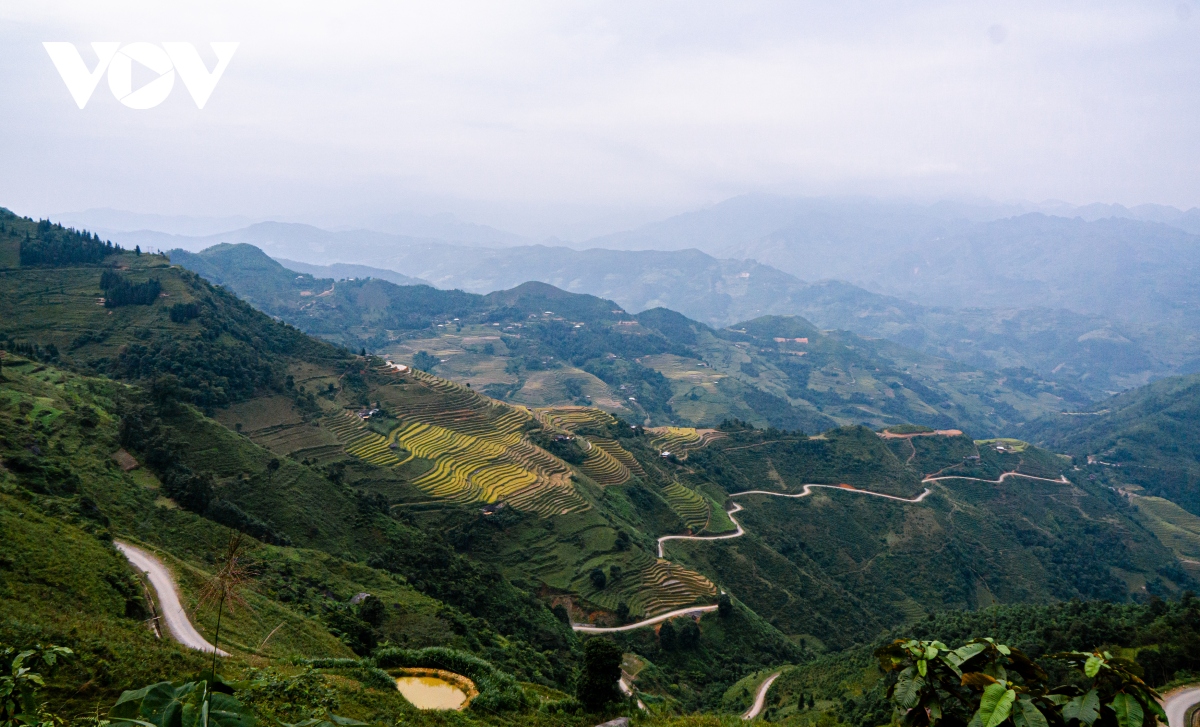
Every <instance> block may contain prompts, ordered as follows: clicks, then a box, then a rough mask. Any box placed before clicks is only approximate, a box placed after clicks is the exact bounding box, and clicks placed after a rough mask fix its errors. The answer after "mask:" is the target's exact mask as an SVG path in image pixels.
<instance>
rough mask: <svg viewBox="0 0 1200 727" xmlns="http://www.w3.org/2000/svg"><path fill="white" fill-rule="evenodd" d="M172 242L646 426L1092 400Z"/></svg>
mask: <svg viewBox="0 0 1200 727" xmlns="http://www.w3.org/2000/svg"><path fill="white" fill-rule="evenodd" d="M172 255H173V256H174V260H176V261H178V262H180V263H182V264H184V265H185V266H188V267H190V268H191V269H193V270H195V271H196V272H198V273H200V274H202V275H204V276H205V277H207V278H208V279H209V280H211V281H213V282H216V283H221V284H224V285H227V286H229V287H230V289H232V290H234V291H235V292H237V293H238V294H239V295H242V296H244V297H246V299H247V300H249V301H250V302H251V303H253V304H254V305H255V306H257V307H259V308H260V309H261V310H263V311H264V312H266V313H269V314H270V315H273V316H277V317H280V318H282V319H283V320H285V321H288V322H289V323H292V324H293V325H295V326H297V327H299V328H300V329H302V330H304V331H305V332H308V333H310V334H313V335H315V336H319V337H321V338H325V339H327V340H330V341H334V342H337V343H340V344H342V345H345V346H349V347H350V348H352V349H355V350H357V349H360V348H365V349H367V350H370V351H372V352H375V353H379V354H381V355H384V356H387V357H389V358H391V359H393V360H395V361H398V362H401V363H405V364H415V365H418V367H423V368H427V369H430V370H432V371H434V372H435V373H437V374H438V375H441V376H445V377H447V378H451V379H453V380H456V381H459V382H462V383H467V382H470V383H471V384H472V385H473V386H475V387H476V388H480V389H482V390H484V391H486V392H487V393H488V394H489V395H491V396H493V397H496V398H500V399H504V400H507V401H512V402H514V403H520V404H525V405H528V406H557V405H563V404H583V405H595V406H599V407H601V408H604V409H606V410H608V411H610V412H613V413H616V414H619V415H621V416H623V417H626V418H629V419H631V420H633V421H640V422H644V423H646V424H648V425H649V424H659V425H661V424H680V425H690V426H715V425H716V424H719V423H720V422H721V421H723V420H725V419H740V420H743V421H749V422H752V423H754V424H756V425H759V426H774V427H776V428H781V429H802V430H805V431H819V430H821V429H825V428H828V427H830V426H835V425H838V424H859V423H862V424H867V425H868V426H872V427H882V426H886V425H890V424H899V423H905V422H918V423H922V424H928V425H930V426H935V427H958V428H963V429H966V430H968V431H971V432H972V433H975V434H977V435H981V436H982V435H995V434H999V433H1002V432H1003V431H1005V430H1006V429H1008V428H1012V427H1013V426H1015V425H1017V424H1018V423H1021V422H1024V421H1027V420H1029V419H1032V418H1035V417H1037V416H1040V415H1043V414H1046V413H1049V412H1057V411H1061V410H1062V409H1063V408H1070V407H1073V406H1080V405H1083V404H1084V403H1086V399H1085V398H1084V397H1083V396H1082V395H1081V394H1079V393H1078V392H1076V391H1074V390H1073V389H1070V388H1067V387H1063V386H1060V385H1055V384H1051V383H1048V382H1046V381H1044V380H1042V379H1040V378H1038V377H1037V376H1036V375H1034V374H1032V373H1031V372H1024V373H1022V372H1015V371H1010V372H1007V373H1006V374H1003V375H1002V374H997V373H990V372H985V371H979V370H976V369H972V368H970V367H968V366H965V365H962V364H956V363H953V362H950V361H947V360H944V359H937V358H933V357H930V356H926V355H922V354H918V353H916V352H915V351H912V350H910V349H906V348H904V347H902V346H899V345H897V344H893V343H888V342H886V341H876V340H866V339H862V338H859V337H857V336H855V335H853V334H850V333H846V332H835V331H824V332H823V331H819V330H817V329H816V328H815V327H813V326H812V325H811V324H809V323H808V322H807V321H805V320H804V319H801V318H797V317H782V316H773V317H765V318H760V319H757V320H755V321H750V322H747V323H743V324H739V325H736V326H732V327H730V328H729V329H720V330H717V329H711V328H709V327H708V326H706V325H704V324H701V323H698V322H696V321H692V320H690V319H688V318H686V317H684V316H681V315H679V314H677V313H674V312H672V311H668V310H665V309H661V308H656V309H652V310H648V311H644V312H642V313H640V314H637V315H636V316H631V315H629V314H626V313H625V312H624V311H623V310H621V308H620V306H618V305H616V304H615V303H612V302H611V301H607V300H603V299H601V298H596V297H594V296H588V295H576V294H572V293H566V292H563V291H561V290H559V289H557V288H554V287H552V286H549V285H545V284H541V283H527V284H525V285H521V286H519V287H517V288H514V289H512V290H509V291H499V292H496V293H491V294H488V295H483V296H480V295H471V294H467V293H463V292H461V291H441V290H435V289H433V288H431V287H428V286H397V285H394V284H392V283H389V282H387V281H384V280H379V279H364V280H342V281H338V282H336V283H335V282H334V281H332V280H318V279H314V278H312V277H311V276H308V275H300V274H296V273H294V272H292V271H289V270H287V269H286V268H284V267H282V266H281V265H280V264H279V263H277V262H275V261H274V260H271V259H270V258H269V257H267V256H266V255H265V254H263V253H262V252H261V251H260V250H258V249H257V248H255V247H253V246H251V245H245V244H242V245H218V246H215V247H213V248H209V249H208V250H205V251H204V252H202V253H199V254H192V253H184V252H181V251H177V252H175V253H172ZM777 339H787V340H777ZM796 339H803V342H800V341H797V340H796Z"/></svg>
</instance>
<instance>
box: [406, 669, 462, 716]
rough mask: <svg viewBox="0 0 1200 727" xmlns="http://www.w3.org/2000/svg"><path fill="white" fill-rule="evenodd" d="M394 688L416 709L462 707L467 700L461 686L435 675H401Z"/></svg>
mask: <svg viewBox="0 0 1200 727" xmlns="http://www.w3.org/2000/svg"><path fill="white" fill-rule="evenodd" d="M396 688H397V689H399V690H400V693H401V694H403V695H404V698H405V699H407V700H408V701H410V702H412V704H413V706H414V707H416V708H417V709H462V707H463V705H464V704H466V701H467V693H466V691H464V690H463V688H462V687H461V686H459V685H457V684H454V683H452V682H450V681H447V680H446V679H443V678H441V677H437V676H427V675H401V676H398V677H396Z"/></svg>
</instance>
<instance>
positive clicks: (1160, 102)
mask: <svg viewBox="0 0 1200 727" xmlns="http://www.w3.org/2000/svg"><path fill="white" fill-rule="evenodd" d="M43 41H72V42H74V43H75V44H76V46H77V47H79V48H80V49H81V51H82V53H83V58H84V60H85V61H86V62H87V63H88V65H89V67H90V66H91V65H92V64H94V63H95V54H94V53H93V52H92V50H91V48H90V46H89V45H88V44H89V43H90V42H91V41H122V42H123V43H129V42H134V41H149V42H153V43H161V42H163V41H191V42H193V43H195V44H196V45H197V47H198V48H200V49H201V51H202V56H203V57H204V59H205V61H206V62H207V63H208V64H209V67H210V68H211V66H212V64H213V63H214V62H215V55H214V54H213V53H212V51H211V50H210V49H209V48H208V45H207V43H208V42H209V41H237V42H239V43H240V44H241V45H240V47H239V49H238V50H237V53H236V55H235V56H234V57H233V59H232V62H231V63H230V65H229V67H228V70H227V71H226V72H225V75H224V77H223V78H222V79H221V81H220V83H219V84H218V85H217V87H216V90H215V92H214V93H213V95H212V97H211V99H210V100H209V101H208V103H207V105H206V107H205V108H204V109H203V110H198V109H197V108H196V105H195V103H193V101H192V99H191V98H190V97H189V95H188V93H187V91H186V90H185V89H184V87H183V85H182V83H181V82H180V81H178V80H177V81H176V83H175V88H174V90H173V92H172V93H171V95H170V96H169V97H168V98H167V100H166V101H165V102H164V103H163V104H162V105H160V106H158V107H156V108H152V109H148V110H133V109H129V108H126V107H125V106H123V105H121V103H119V102H118V101H117V99H116V98H115V97H114V95H113V92H112V91H110V90H109V87H108V83H107V82H105V81H104V80H101V82H100V84H99V86H98V87H97V89H96V91H95V94H94V95H93V97H92V99H91V101H90V102H89V103H88V105H87V107H86V108H85V109H84V110H80V109H79V108H77V107H76V105H75V103H74V102H73V101H72V99H71V96H70V94H69V93H68V91H67V88H66V86H65V85H64V83H63V81H62V80H61V79H60V77H59V75H58V73H57V71H56V70H55V68H54V66H53V64H52V63H51V61H50V58H49V56H48V55H47V53H46V51H45V50H44V49H43V47H42V42H43ZM1198 60H1200V6H1197V4H1196V3H1193V2H1184V3H1180V2H1178V1H1176V0H1172V1H1169V2H1159V1H1157V0H1148V1H1147V2H1138V3H1133V2H1123V3H1102V2H1086V3H1085V2H1051V3H1047V2H1029V3H1008V4H1004V5H1003V6H1001V5H1000V4H995V3H962V2H953V3H950V2H946V3H936V2H926V3H912V2H908V3H905V2H886V3H884V2H879V3H869V2H845V3H829V2H821V3H801V2H778V3H767V2H750V1H746V0H739V1H738V2H725V3H704V2H696V1H695V0H689V1H688V2H645V1H644V0H642V1H640V2H604V3H598V2H597V3H587V2H574V3H572V2H561V1H560V2H547V3H498V2H479V3H458V2H446V1H444V0H441V1H439V2H436V3H434V2H429V3H399V2H386V3H385V2H380V3H353V2H344V1H339V2H336V3H333V2H321V3H304V2H288V3H275V4H272V3H266V2H255V3H246V2H238V3H221V2H213V1H211V0H208V1H206V2H203V3H195V4H189V3H183V2H171V3H164V2H154V3H117V2H88V3H82V2H74V3H53V2H36V3H34V2H21V3H16V2H11V1H10V2H4V3H2V4H0V82H2V83H3V95H2V97H0V98H2V99H3V101H2V103H3V109H2V113H0V149H2V150H3V156H2V158H3V172H2V173H0V205H2V206H7V207H11V208H13V209H15V210H17V211H19V212H22V213H24V214H31V215H38V214H49V213H51V212H61V211H68V210H78V209H84V208H88V207H115V208H120V209H129V210H135V211H140V212H162V213H174V214H180V213H182V214H203V215H233V214H242V215H249V216H268V215H276V216H283V217H290V218H295V219H310V220H349V219H352V218H353V217H354V216H355V215H360V214H380V213H386V212H389V211H409V212H421V213H436V212H444V211H451V212H456V213H458V214H460V215H462V216H464V217H466V218H469V219H473V220H476V221H481V222H488V223H492V224H498V225H501V226H505V227H509V228H512V229H517V230H518V231H520V232H525V233H533V234H539V233H542V234H549V233H551V232H555V231H564V232H566V233H569V232H570V230H571V229H573V228H572V225H573V224H574V225H575V226H576V227H578V225H580V224H585V223H587V221H588V220H593V221H596V220H602V219H607V220H609V222H610V223H612V221H613V220H616V219H619V218H622V216H624V217H625V218H628V219H629V220H636V219H638V218H639V217H646V216H650V215H657V214H660V213H662V214H665V213H669V212H674V211H678V210H682V209H685V208H689V207H693V206H696V205H700V204H705V203H710V202H714V201H718V200H720V199H724V198H727V197H730V196H733V195H736V194H740V193H744V192H753V191H763V192H776V193H785V194H804V195H827V194H869V195H882V196H889V197H891V196H908V197H915V198H920V199H933V198H938V197H956V198H962V197H988V198H993V199H1001V200H1017V199H1024V200H1034V201H1040V200H1044V199H1051V198H1054V199H1063V200H1067V201H1070V202H1073V203H1088V202H1095V201H1101V202H1119V203H1123V204H1129V205H1131V204H1138V203H1144V202H1157V203H1164V204H1172V205H1176V206H1181V207H1190V206H1193V205H1198V204H1200V131H1198V124H1197V120H1198V119H1200V73H1198V63H1197V61H1198ZM147 73H149V72H148V71H147ZM153 77H154V74H150V75H145V74H143V75H142V76H140V77H139V76H137V75H135V87H136V82H140V81H141V80H148V79H150V78H153ZM601 226H603V225H601Z"/></svg>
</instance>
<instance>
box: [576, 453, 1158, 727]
mask: <svg viewBox="0 0 1200 727" xmlns="http://www.w3.org/2000/svg"><path fill="white" fill-rule="evenodd" d="M1009 477H1024V478H1027V479H1031V480H1041V481H1042V482H1055V483H1058V484H1064V485H1065V484H1070V480H1068V479H1067V478H1066V476H1060V477H1059V478H1058V479H1057V480H1052V479H1050V478H1048V477H1037V476H1035V475H1027V474H1023V473H1021V472H1005V473H1003V474H1001V475H1000V478H999V479H995V480H984V479H980V478H978V477H964V476H962V475H941V476H934V475H930V476H929V477H925V478H924V479H922V480H921V484H926V483H931V482H940V481H941V480H972V481H974V482H986V483H989V484H993V485H998V484H1000V483H1002V482H1004V480H1006V479H1008V478H1009ZM817 487H821V488H825V489H829V490H838V491H841V492H853V493H855V494H857V495H870V496H871V497H882V498H883V499H885V500H894V501H896V502H907V503H909V504H914V503H918V502H921V501H922V500H924V499H925V498H926V497H929V496H930V495H931V494H933V490H931V489H929V488H928V487H926V488H925V490H924V491H923V492H921V494H919V495H917V496H916V497H900V496H898V495H885V494H884V493H882V492H873V491H871V490H860V489H858V488H857V487H852V486H850V485H845V484H843V485H817V484H809V485H804V486H803V487H802V489H801V490H800V492H794V493H793V492H771V491H770V490H745V491H743V492H735V493H733V494H731V495H729V499H730V500H733V499H735V498H739V497H742V496H743V495H768V496H771V497H788V498H793V499H795V498H800V497H808V496H810V495H811V494H812V492H813V489H814V488H817ZM744 509H745V508H743V507H742V506H741V505H740V504H738V503H736V502H735V503H734V504H733V508H732V509H731V510H729V511H728V513H727V514H728V515H729V519H730V520H731V521H732V522H733V524H734V525H736V526H737V530H735V531H734V532H732V533H725V534H722V535H664V536H662V537H661V538H659V539H658V557H659V558H662V557H664V551H663V546H664V545H665V544H666V543H667V541H669V540H728V539H730V538H740V537H741V536H743V535H745V534H746V531H745V529H743V528H742V524H741V523H739V522H738V521H737V518H735V517H734V514H735V513H738V512H741V511H742V510H744ZM715 610H717V607H716V606H693V607H691V608H681V609H678V610H676V611H670V612H668V613H664V614H660V615H658V616H654V617H652V618H647V619H643V620H641V621H635V622H634V623H630V624H625V625H624V626H591V625H589V624H577V623H572V624H571V628H572V629H574V630H575V631H579V632H581V633H587V634H605V633H611V632H616V631H632V630H633V629H640V628H642V627H643V626H653V625H654V624H656V623H660V622H662V621H666V620H667V619H671V618H675V617H676V616H682V615H684V614H699V613H707V612H711V611H715ZM1172 727H1174V726H1173V725H1172Z"/></svg>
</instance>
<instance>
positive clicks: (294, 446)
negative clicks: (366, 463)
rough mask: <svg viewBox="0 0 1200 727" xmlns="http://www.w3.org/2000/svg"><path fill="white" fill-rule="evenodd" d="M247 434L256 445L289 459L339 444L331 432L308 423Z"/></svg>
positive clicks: (277, 426)
mask: <svg viewBox="0 0 1200 727" xmlns="http://www.w3.org/2000/svg"><path fill="white" fill-rule="evenodd" d="M247 434H248V436H249V437H250V441H252V442H254V443H255V444H257V445H259V446H261V447H266V448H267V449H269V450H271V451H272V452H278V453H280V454H284V455H287V456H289V457H295V456H296V453H298V452H302V451H305V450H312V449H319V448H321V447H326V446H330V445H333V446H336V445H337V443H338V442H337V440H336V439H335V438H333V437H331V436H329V432H326V431H324V430H322V429H321V428H320V427H314V426H312V425H311V424H309V423H307V422H299V423H293V424H279V425H276V426H273V427H267V428H265V429H259V430H256V431H253V432H248V433H247ZM300 458H303V456H301V457H300Z"/></svg>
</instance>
